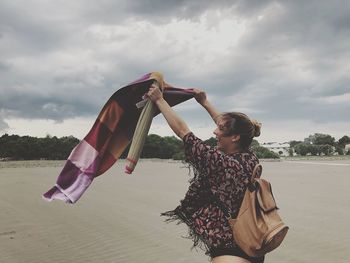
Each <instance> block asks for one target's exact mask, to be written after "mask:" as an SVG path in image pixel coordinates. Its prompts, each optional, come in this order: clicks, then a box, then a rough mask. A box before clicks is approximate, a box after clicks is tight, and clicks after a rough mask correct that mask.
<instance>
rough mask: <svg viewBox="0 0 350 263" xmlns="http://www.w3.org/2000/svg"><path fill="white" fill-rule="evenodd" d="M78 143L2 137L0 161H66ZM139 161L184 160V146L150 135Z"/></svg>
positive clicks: (261, 151)
mask: <svg viewBox="0 0 350 263" xmlns="http://www.w3.org/2000/svg"><path fill="white" fill-rule="evenodd" d="M78 143H79V139H77V138H75V137H73V136H66V137H61V138H57V137H56V136H49V135H48V136H46V137H44V138H37V137H31V136H19V135H8V134H4V135H2V136H1V137H0V159H1V160H40V159H44V160H65V159H67V158H68V156H69V154H70V152H71V151H72V149H73V148H74V147H75V146H76V145H77V144H78ZM205 143H207V144H208V145H210V146H215V145H216V139H215V138H213V137H211V138H210V139H208V140H206V141H205ZM252 149H253V151H255V152H256V154H257V156H258V157H259V158H279V156H278V154H276V153H274V152H271V151H270V150H268V149H267V148H265V147H262V146H260V145H259V143H258V141H256V140H253V143H252ZM128 152H129V146H128V147H127V148H126V149H125V151H124V153H123V154H122V156H121V158H126V157H127V154H128ZM141 158H160V159H174V160H183V159H184V152H183V142H182V141H181V140H180V139H178V138H176V137H175V136H165V137H161V136H159V135H156V134H149V135H148V136H147V138H146V142H145V145H144V148H143V151H142V153H141Z"/></svg>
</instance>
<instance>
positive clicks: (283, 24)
mask: <svg viewBox="0 0 350 263" xmlns="http://www.w3.org/2000/svg"><path fill="white" fill-rule="evenodd" d="M151 71H161V72H162V73H163V74H164V76H165V80H166V81H167V82H168V83H171V84H173V85H174V86H178V87H198V88H201V89H204V90H205V91H206V92H207V95H208V97H209V99H210V100H211V101H212V103H213V104H214V105H215V106H217V108H218V109H219V110H220V111H242V112H245V113H247V114H248V115H249V116H251V117H252V118H254V119H258V120H259V121H260V122H262V123H263V129H262V135H261V137H260V138H259V141H260V142H268V141H278V142H284V141H289V140H292V139H303V138H305V137H307V136H308V135H310V134H313V133H316V132H319V133H327V134H331V135H332V136H334V137H336V139H339V138H340V137H341V136H342V135H345V134H347V135H350V2H349V1H347V0H344V1H326V0H317V1H312V0H310V1H262V0H252V1H248V0H245V1H243V0H242V1H234V0H231V1H224V0H217V1H211V0H210V1H206V0H197V1H195V0H188V1H183V0H178V1H170V0H169V1H166V0H147V1H146V0H134V1H128V0H100V1H92V0H91V1H88V0H84V1H83V0H75V1H71V0H56V1H49V0H41V1H39V0H37V1H36V0H26V1H19V0H18V1H17V0H0V135H2V134H4V133H9V134H19V135H31V136H46V135H47V134H50V135H56V136H59V137H60V136H65V135H74V136H76V137H78V138H80V139H81V138H83V137H84V136H85V134H86V133H87V132H88V131H89V129H90V128H91V126H92V124H93V122H94V120H95V119H96V117H97V115H98V113H99V111H100V110H101V108H102V106H103V105H104V103H105V102H106V101H107V99H108V98H109V97H110V96H111V95H112V94H113V93H114V92H115V91H116V90H117V89H119V88H120V87H122V86H123V85H125V84H127V83H129V82H131V81H133V80H135V79H136V78H138V77H140V76H141V75H143V74H144V73H147V72H151ZM175 109H176V111H177V112H178V113H179V114H180V115H181V116H183V118H184V119H185V120H186V121H187V122H188V124H189V126H190V128H191V130H193V131H194V132H195V133H196V134H197V135H199V136H200V137H202V138H203V139H206V138H209V137H210V136H211V135H212V130H213V129H214V124H213V123H212V122H211V120H210V118H209V117H208V115H207V114H206V113H205V112H204V111H203V109H201V108H200V107H199V106H198V104H197V103H196V102H195V101H194V100H190V101H188V102H186V103H183V104H181V105H178V106H177V107H175ZM151 132H152V133H157V134H159V135H162V136H164V135H173V133H172V132H171V130H170V129H169V128H168V127H167V126H166V124H165V121H164V119H163V117H161V116H158V117H156V118H155V119H154V122H153V124H152V128H151Z"/></svg>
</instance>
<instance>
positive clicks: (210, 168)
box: [183, 132, 228, 176]
mask: <svg viewBox="0 0 350 263" xmlns="http://www.w3.org/2000/svg"><path fill="white" fill-rule="evenodd" d="M183 141H184V146H185V158H186V159H185V160H186V162H188V163H190V164H191V165H193V166H194V168H195V169H197V170H198V171H199V172H200V173H205V175H206V176H215V174H218V173H222V172H223V171H224V170H225V169H226V168H227V166H228V163H227V160H226V159H227V158H226V157H225V154H223V153H222V152H220V151H219V150H217V149H216V148H215V147H210V146H208V145H206V144H205V143H204V142H203V141H202V140H201V139H199V138H198V137H196V136H195V135H194V134H193V133H192V132H189V133H188V134H186V135H185V136H184V137H183Z"/></svg>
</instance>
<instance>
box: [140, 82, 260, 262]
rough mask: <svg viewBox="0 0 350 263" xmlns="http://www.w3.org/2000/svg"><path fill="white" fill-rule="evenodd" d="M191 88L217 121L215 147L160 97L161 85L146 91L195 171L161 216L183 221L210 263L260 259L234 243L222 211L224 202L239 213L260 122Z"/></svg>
mask: <svg viewBox="0 0 350 263" xmlns="http://www.w3.org/2000/svg"><path fill="white" fill-rule="evenodd" d="M194 92H195V98H196V100H197V101H198V102H199V103H200V104H201V105H202V106H203V107H204V108H205V109H206V110H207V111H208V113H209V114H210V116H211V117H212V118H213V120H214V122H215V123H216V124H217V128H216V129H215V130H214V134H215V136H216V139H217V147H215V148H211V147H209V146H207V145H205V144H204V143H203V142H202V141H201V140H200V139H199V138H197V137H196V136H195V135H194V134H193V133H192V132H191V131H190V130H189V128H188V126H187V125H186V123H185V122H184V121H183V120H182V119H181V118H180V117H179V116H178V115H177V114H176V113H175V112H174V110H173V109H172V108H171V107H170V106H169V105H168V103H167V102H166V101H165V100H164V99H163V96H162V92H161V91H160V90H159V88H157V87H156V86H151V88H150V90H149V92H148V93H147V95H148V97H149V98H150V99H151V100H152V101H153V102H154V103H155V104H156V105H157V106H158V108H159V110H160V111H161V113H162V114H163V115H164V117H165V119H166V120H167V122H168V124H169V126H170V128H171V129H172V130H173V131H174V132H175V133H176V135H177V136H179V137H180V138H181V139H182V140H183V142H184V147H185V156H186V161H187V162H188V163H189V164H190V165H191V166H192V167H193V168H194V173H195V175H194V178H193V179H192V180H191V181H190V183H191V184H190V187H189V189H188V192H187V193H186V196H185V198H184V199H183V200H182V201H181V204H180V205H179V206H178V207H177V208H176V209H175V210H173V211H169V212H166V213H163V214H162V215H165V216H168V217H169V219H168V220H180V221H181V222H184V223H186V224H187V225H188V227H189V235H190V237H191V238H192V239H193V240H194V246H198V245H199V246H201V248H203V249H205V250H206V254H207V255H209V256H210V257H211V258H212V262H213V263H244V262H263V261H264V258H251V257H249V256H247V255H246V254H245V253H244V252H243V251H242V250H241V249H240V248H239V247H238V246H237V245H236V244H235V242H234V239H233V236H232V231H231V228H230V226H229V224H228V221H227V219H226V217H225V213H224V212H223V211H222V209H220V207H222V204H224V205H225V206H226V208H227V209H228V211H231V213H232V215H233V216H234V217H236V216H237V214H238V210H239V207H240V205H241V203H242V200H243V196H244V192H245V190H246V185H247V183H248V181H249V179H250V175H251V174H252V171H253V169H254V167H255V165H256V164H257V163H259V160H258V158H257V157H256V155H255V154H254V153H253V152H252V151H251V150H250V149H249V147H250V144H251V142H252V139H253V137H255V136H259V135H260V127H261V124H260V123H258V122H256V121H252V120H250V119H249V118H248V117H247V116H246V115H245V114H242V113H237V112H232V113H224V114H220V113H219V112H218V111H217V110H216V109H215V108H214V107H213V106H212V105H211V104H210V102H209V101H208V100H207V98H206V94H205V93H204V92H202V91H201V90H197V89H195V90H194ZM218 200H220V201H218ZM218 202H221V206H220V205H218Z"/></svg>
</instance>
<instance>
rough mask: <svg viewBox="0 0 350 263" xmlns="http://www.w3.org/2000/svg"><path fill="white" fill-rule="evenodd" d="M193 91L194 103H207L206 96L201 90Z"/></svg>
mask: <svg viewBox="0 0 350 263" xmlns="http://www.w3.org/2000/svg"><path fill="white" fill-rule="evenodd" d="M193 91H194V98H195V99H196V101H197V102H198V103H199V104H201V105H203V104H204V103H205V102H206V101H207V94H205V92H204V91H203V90H200V89H193Z"/></svg>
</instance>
